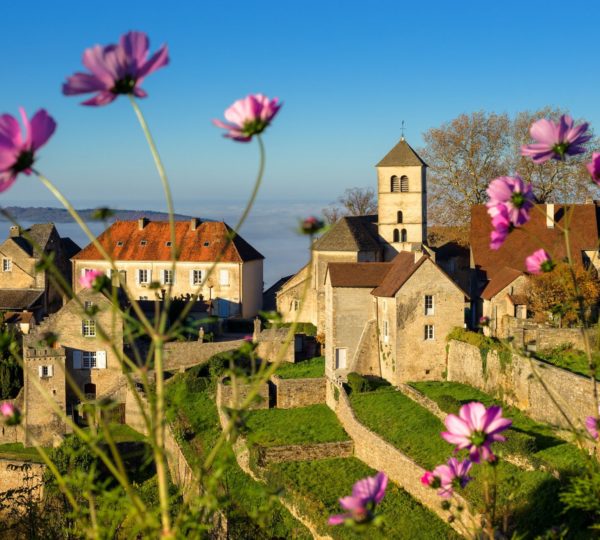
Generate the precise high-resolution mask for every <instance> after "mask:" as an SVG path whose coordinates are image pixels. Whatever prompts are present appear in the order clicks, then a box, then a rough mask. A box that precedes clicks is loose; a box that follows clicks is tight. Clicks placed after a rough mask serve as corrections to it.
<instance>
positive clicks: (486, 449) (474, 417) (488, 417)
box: [442, 402, 512, 463]
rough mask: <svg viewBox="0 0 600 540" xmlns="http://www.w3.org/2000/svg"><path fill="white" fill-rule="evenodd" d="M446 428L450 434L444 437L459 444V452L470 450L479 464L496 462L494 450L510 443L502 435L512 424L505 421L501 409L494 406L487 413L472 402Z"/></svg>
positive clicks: (449, 421) (453, 417) (507, 420)
mask: <svg viewBox="0 0 600 540" xmlns="http://www.w3.org/2000/svg"><path fill="white" fill-rule="evenodd" d="M445 424H446V429H447V430H448V431H444V432H443V433H442V437H443V438H444V439H445V440H446V441H448V442H449V443H450V444H455V445H456V450H462V449H465V448H466V449H468V450H469V457H470V459H471V461H473V462H474V463H479V462H480V461H481V460H484V461H492V460H493V459H494V454H492V451H491V448H490V446H491V444H492V443H493V442H496V441H505V440H506V439H505V438H504V437H503V436H502V435H499V433H500V432H502V431H504V430H505V429H508V428H509V427H510V426H511V424H512V421H511V420H509V419H508V418H503V417H502V408H501V407H498V406H496V405H493V406H491V407H489V408H488V409H486V408H485V406H484V405H483V403H479V402H472V403H467V404H466V405H463V406H462V407H461V408H460V411H459V412H458V416H456V415H455V414H449V415H448V416H447V417H446V420H445Z"/></svg>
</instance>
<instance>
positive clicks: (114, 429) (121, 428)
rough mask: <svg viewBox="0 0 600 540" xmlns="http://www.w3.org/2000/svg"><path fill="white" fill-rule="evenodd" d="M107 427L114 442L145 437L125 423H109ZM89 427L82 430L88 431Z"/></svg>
mask: <svg viewBox="0 0 600 540" xmlns="http://www.w3.org/2000/svg"><path fill="white" fill-rule="evenodd" d="M108 428H109V430H110V434H111V435H112V438H113V440H114V442H115V443H124V442H143V441H144V440H145V439H146V438H145V437H144V435H142V434H141V433H139V432H138V431H136V430H135V429H133V428H130V427H129V426H128V425H126V424H109V425H108ZM89 430H90V428H84V429H83V431H89Z"/></svg>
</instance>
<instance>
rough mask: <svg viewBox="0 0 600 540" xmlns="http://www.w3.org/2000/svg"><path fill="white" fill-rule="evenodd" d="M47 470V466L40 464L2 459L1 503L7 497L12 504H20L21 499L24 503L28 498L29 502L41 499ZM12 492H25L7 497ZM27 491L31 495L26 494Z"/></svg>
mask: <svg viewBox="0 0 600 540" xmlns="http://www.w3.org/2000/svg"><path fill="white" fill-rule="evenodd" d="M45 470H46V466H45V465H42V464H40V463H32V462H30V461H22V460H15V459H4V458H0V501H2V499H4V497H5V496H6V497H7V499H8V500H9V501H10V502H11V503H12V504H18V503H19V501H20V500H21V497H22V500H23V502H25V501H26V500H27V499H28V498H29V500H32V499H33V500H39V499H41V498H42V495H43V489H44V485H43V481H42V480H43V477H44V471H45ZM11 490H23V492H22V493H20V494H16V493H15V494H11V495H5V494H6V492H7V491H11ZM25 490H28V491H29V493H25ZM4 502H8V501H4ZM11 506H12V505H11ZM11 509H14V508H11Z"/></svg>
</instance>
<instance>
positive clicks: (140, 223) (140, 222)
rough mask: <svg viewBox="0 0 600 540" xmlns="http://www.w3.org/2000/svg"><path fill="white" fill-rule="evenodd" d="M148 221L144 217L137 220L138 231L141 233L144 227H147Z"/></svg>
mask: <svg viewBox="0 0 600 540" xmlns="http://www.w3.org/2000/svg"><path fill="white" fill-rule="evenodd" d="M148 221H149V220H148V219H147V218H145V217H142V218H140V219H138V229H139V230H140V231H141V230H142V229H143V228H144V227H145V226H146V225H148Z"/></svg>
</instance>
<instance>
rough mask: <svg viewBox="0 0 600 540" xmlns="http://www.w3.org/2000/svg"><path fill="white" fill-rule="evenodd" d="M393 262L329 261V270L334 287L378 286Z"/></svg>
mask: <svg viewBox="0 0 600 540" xmlns="http://www.w3.org/2000/svg"><path fill="white" fill-rule="evenodd" d="M391 267H392V263H376V262H366V263H329V265H328V266H327V271H328V272H329V277H330V279H331V286H332V287H356V288H359V287H367V288H371V289H372V288H373V287H377V286H378V285H379V284H380V283H381V281H382V280H383V278H384V277H385V275H386V274H387V273H388V272H389V271H390V269H391Z"/></svg>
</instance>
